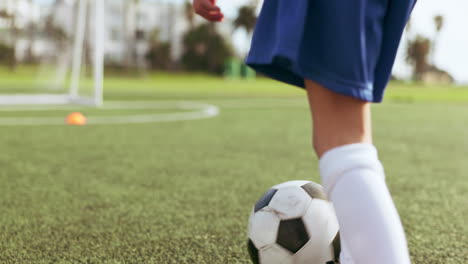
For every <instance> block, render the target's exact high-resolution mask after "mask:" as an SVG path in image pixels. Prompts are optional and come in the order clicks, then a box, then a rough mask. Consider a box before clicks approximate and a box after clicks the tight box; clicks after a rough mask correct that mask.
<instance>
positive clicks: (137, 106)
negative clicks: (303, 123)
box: [0, 98, 307, 126]
mask: <svg viewBox="0 0 468 264" xmlns="http://www.w3.org/2000/svg"><path fill="white" fill-rule="evenodd" d="M210 101H212V102H215V104H216V106H215V105H212V104H205V103H202V102H196V101H190V102H189V101H111V102H106V103H105V104H104V105H103V106H101V107H99V108H96V109H99V110H103V111H105V110H119V109H122V110H128V109H132V110H150V109H153V110H154V109H159V110H183V112H176V111H174V112H170V113H160V114H147V115H124V116H92V115H90V116H89V117H88V124H92V125H99V124H138V123H156V122H171V121H182V120H195V119H204V118H211V117H215V116H217V115H219V108H225V109H275V108H306V107H307V104H306V101H305V100H301V99H297V98H291V99H290V98H278V99H275V98H267V99H262V98H247V99H245V98H238V99H213V100H210ZM85 109H90V107H89V106H82V105H49V106H37V105H23V106H4V107H1V106H0V112H21V111H56V110H69V111H80V110H85ZM64 119H65V117H39V116H36V117H33V116H32V117H0V126H17V125H24V126H28V125H30V126H39V125H63V124H64V123H65V121H64Z"/></svg>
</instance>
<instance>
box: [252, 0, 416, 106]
mask: <svg viewBox="0 0 468 264" xmlns="http://www.w3.org/2000/svg"><path fill="white" fill-rule="evenodd" d="M415 3H416V0H265V2H264V5H263V9H262V12H261V13H260V17H259V19H258V22H257V25H256V27H255V31H254V36H253V40H252V47H251V50H250V53H249V55H248V57H247V61H246V62H247V64H248V65H249V66H251V67H252V68H253V69H255V70H256V71H258V72H260V73H263V74H265V75H267V76H269V77H271V78H273V79H276V80H279V81H282V82H285V83H289V84H292V85H295V86H299V87H302V88H304V79H310V80H313V81H315V82H317V83H319V84H321V85H323V86H325V87H326V88H328V89H330V90H332V91H335V92H337V93H340V94H344V95H347V96H352V97H355V98H358V99H360V100H364V101H370V102H380V101H382V99H383V93H384V90H385V87H386V86H387V83H388V81H389V79H390V76H391V71H392V67H393V63H394V61H395V56H396V52H397V49H398V46H399V43H400V39H401V36H402V34H403V30H404V27H405V25H406V23H407V21H408V18H409V15H410V13H411V10H412V9H413V7H414V4H415Z"/></svg>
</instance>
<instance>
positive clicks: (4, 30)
mask: <svg viewBox="0 0 468 264" xmlns="http://www.w3.org/2000/svg"><path fill="white" fill-rule="evenodd" d="M45 2H46V1H27V0H25V1H21V0H13V1H10V0H5V1H1V3H0V13H1V15H0V35H1V36H0V53H3V55H0V63H1V65H0V105H38V104H43V105H57V104H83V105H90V106H99V105H101V104H102V103H103V75H104V40H105V38H104V35H105V0H68V1H50V2H51V3H50V4H48V5H44V3H45Z"/></svg>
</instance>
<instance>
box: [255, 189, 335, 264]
mask: <svg viewBox="0 0 468 264" xmlns="http://www.w3.org/2000/svg"><path fill="white" fill-rule="evenodd" d="M338 231H339V228H338V221H337V219H336V215H335V211H334V209H333V206H332V204H331V203H330V202H329V201H328V199H327V197H326V195H325V193H324V191H323V189H322V186H321V185H319V184H317V183H314V182H310V181H290V182H285V183H282V184H279V185H276V186H273V187H272V188H271V189H270V190H268V191H267V192H266V193H265V194H264V195H263V196H262V197H261V198H260V199H259V200H258V201H257V203H256V204H255V206H254V208H253V209H252V213H251V215H250V219H249V231H248V236H249V241H248V250H249V254H250V258H251V259H252V262H253V263H255V264H299V263H301V264H302V263H304V264H305V263H307V264H325V263H339V255H340V251H341V249H340V238H339V232H338Z"/></svg>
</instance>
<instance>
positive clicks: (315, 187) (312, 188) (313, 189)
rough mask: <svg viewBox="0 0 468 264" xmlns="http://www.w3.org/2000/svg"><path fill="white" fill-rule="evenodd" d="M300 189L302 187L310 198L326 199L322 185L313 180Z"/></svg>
mask: <svg viewBox="0 0 468 264" xmlns="http://www.w3.org/2000/svg"><path fill="white" fill-rule="evenodd" d="M301 187H302V189H304V190H305V191H306V192H307V193H308V194H309V195H310V197H312V199H322V200H328V199H327V195H326V194H325V193H324V192H323V189H322V187H321V186H320V185H319V184H317V183H314V182H309V183H306V184H304V185H302V186H301Z"/></svg>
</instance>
